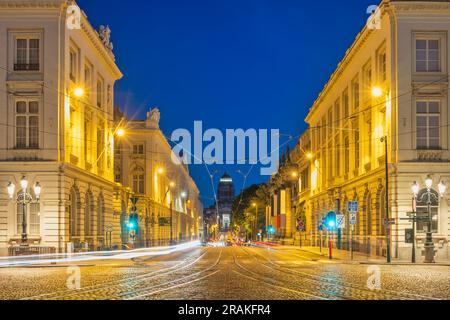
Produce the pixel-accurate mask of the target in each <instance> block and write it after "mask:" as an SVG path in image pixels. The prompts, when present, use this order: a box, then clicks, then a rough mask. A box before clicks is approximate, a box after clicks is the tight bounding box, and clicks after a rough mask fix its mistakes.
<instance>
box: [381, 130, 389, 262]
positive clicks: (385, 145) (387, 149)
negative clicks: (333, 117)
mask: <svg viewBox="0 0 450 320" xmlns="http://www.w3.org/2000/svg"><path fill="white" fill-rule="evenodd" d="M381 142H384V153H385V167H386V169H385V170H386V195H385V197H386V221H385V223H386V258H387V263H391V231H390V230H391V222H390V214H389V148H388V137H387V136H384V137H383V138H381Z"/></svg>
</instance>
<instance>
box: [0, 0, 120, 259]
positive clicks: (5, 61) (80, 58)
mask: <svg viewBox="0 0 450 320" xmlns="http://www.w3.org/2000/svg"><path fill="white" fill-rule="evenodd" d="M68 6H69V1H64V0H42V1H33V2H30V1H21V0H10V1H9V0H2V1H0V42H1V43H3V44H5V45H3V46H1V47H0V101H1V104H0V111H1V113H2V114H3V115H4V117H3V118H2V119H3V120H2V122H3V123H2V124H1V125H0V136H1V137H2V138H1V139H0V186H1V189H0V250H5V249H6V248H7V247H10V246H14V245H17V244H19V243H20V238H21V235H20V234H21V224H22V222H21V221H22V220H21V219H22V215H21V210H19V208H18V206H17V205H16V204H15V203H13V202H12V201H10V200H9V199H8V194H7V193H6V191H5V190H6V189H5V188H6V187H5V186H6V185H8V183H9V182H11V183H13V184H14V185H16V186H19V185H20V182H19V181H20V179H21V177H22V176H25V177H26V178H27V179H28V181H29V183H30V185H34V184H35V183H36V182H39V183H40V184H41V185H42V195H41V199H40V203H39V204H30V205H28V208H27V221H28V227H27V233H28V238H29V244H30V245H36V246H41V247H48V248H52V249H54V250H56V251H58V252H63V251H66V250H74V249H75V250H76V249H77V248H78V249H81V248H84V249H98V248H104V247H113V246H114V245H118V244H119V241H120V232H119V230H118V229H117V227H115V226H116V220H117V219H118V217H116V216H115V215H114V208H113V194H114V188H115V183H114V172H113V171H114V159H113V150H114V149H113V148H114V139H113V132H114V130H113V101H114V83H115V81H117V80H118V79H120V78H121V77H122V73H121V72H120V70H119V69H118V67H117V65H116V63H115V58H114V54H113V53H112V44H111V42H110V30H109V28H107V27H106V28H105V27H101V28H100V29H99V30H98V31H97V30H95V29H94V28H93V27H92V26H91V24H90V23H89V21H88V20H87V17H86V15H84V13H83V12H81V11H80V17H79V18H80V24H79V25H78V26H74V27H69V25H70V22H69V21H68V19H69V17H68V15H67V11H68V10H67V8H68ZM16 191H18V189H16ZM117 225H118V224H117ZM68 244H70V245H69V246H68Z"/></svg>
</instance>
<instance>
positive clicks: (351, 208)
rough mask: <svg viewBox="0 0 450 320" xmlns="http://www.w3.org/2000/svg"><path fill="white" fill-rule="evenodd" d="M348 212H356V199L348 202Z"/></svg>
mask: <svg viewBox="0 0 450 320" xmlns="http://www.w3.org/2000/svg"><path fill="white" fill-rule="evenodd" d="M348 212H358V201H349V202H348Z"/></svg>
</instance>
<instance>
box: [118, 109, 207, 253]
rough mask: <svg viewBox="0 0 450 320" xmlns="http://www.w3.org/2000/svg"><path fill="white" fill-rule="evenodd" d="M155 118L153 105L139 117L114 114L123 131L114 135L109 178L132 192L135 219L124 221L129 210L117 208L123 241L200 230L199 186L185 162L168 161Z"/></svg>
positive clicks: (159, 241) (169, 238)
mask: <svg viewBox="0 0 450 320" xmlns="http://www.w3.org/2000/svg"><path fill="white" fill-rule="evenodd" d="M159 120H160V112H159V110H158V109H156V108H155V109H152V110H150V112H148V113H147V118H146V119H145V120H142V121H141V120H127V119H124V118H123V117H118V118H117V123H116V125H117V127H124V128H125V129H124V130H125V134H124V136H123V137H117V140H116V150H115V179H116V182H117V183H119V184H120V185H121V186H124V187H127V188H129V189H130V191H131V197H132V198H136V200H137V202H136V209H137V210H136V212H135V213H137V217H138V218H137V221H136V222H135V224H136V225H131V226H130V223H129V221H130V214H133V213H134V212H133V210H131V212H130V210H128V211H127V210H125V211H124V210H123V211H122V215H121V230H122V235H123V239H122V242H123V243H124V244H132V245H133V246H155V245H168V244H170V243H181V242H186V241H192V240H197V239H199V237H200V234H201V233H202V229H201V228H202V220H201V218H202V212H203V205H202V203H201V201H200V198H199V196H200V194H199V190H198V188H197V186H196V184H195V182H194V180H193V179H192V177H191V176H190V175H189V170H188V167H187V166H185V165H183V164H177V161H174V160H176V159H173V156H174V154H173V153H172V148H171V147H170V145H169V143H168V141H167V139H166V137H165V136H164V134H163V133H162V131H161V130H160V128H159ZM129 199H130V196H129V194H127V193H122V195H121V196H120V202H121V203H123V205H122V206H123V207H124V208H127V206H128V200H129ZM130 236H131V237H130ZM133 236H135V237H134V238H133Z"/></svg>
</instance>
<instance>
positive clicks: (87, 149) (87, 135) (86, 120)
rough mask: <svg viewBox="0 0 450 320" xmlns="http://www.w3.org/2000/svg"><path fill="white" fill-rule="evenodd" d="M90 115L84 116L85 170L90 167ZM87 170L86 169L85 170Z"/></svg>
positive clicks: (89, 113) (88, 113)
mask: <svg viewBox="0 0 450 320" xmlns="http://www.w3.org/2000/svg"><path fill="white" fill-rule="evenodd" d="M91 119H92V113H91V112H89V111H87V112H86V114H85V116H84V161H85V164H86V168H87V167H90V166H91V165H92V120H91ZM87 169H88V168H87Z"/></svg>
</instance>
